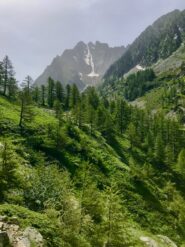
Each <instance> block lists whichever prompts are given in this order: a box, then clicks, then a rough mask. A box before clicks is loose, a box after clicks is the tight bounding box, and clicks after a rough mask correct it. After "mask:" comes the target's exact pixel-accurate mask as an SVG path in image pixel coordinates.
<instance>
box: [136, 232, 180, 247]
mask: <svg viewBox="0 0 185 247" xmlns="http://www.w3.org/2000/svg"><path fill="white" fill-rule="evenodd" d="M140 240H141V241H142V242H143V243H144V244H145V246H148V247H177V245H176V244H175V243H174V242H173V241H172V240H171V239H169V238H168V237H167V236H163V235H157V236H156V237H155V239H153V238H151V237H148V236H141V237H140Z"/></svg>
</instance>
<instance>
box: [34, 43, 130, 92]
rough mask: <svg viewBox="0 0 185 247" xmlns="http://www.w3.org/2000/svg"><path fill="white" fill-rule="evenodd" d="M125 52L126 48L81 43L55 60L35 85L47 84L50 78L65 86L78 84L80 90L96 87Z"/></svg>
mask: <svg viewBox="0 0 185 247" xmlns="http://www.w3.org/2000/svg"><path fill="white" fill-rule="evenodd" d="M124 52H125V47H123V46H122V47H114V48H111V47H109V46H108V45H107V44H104V43H100V42H96V43H95V44H93V43H91V42H90V43H88V44H85V43H83V42H79V43H78V44H77V45H76V46H75V47H74V49H71V50H65V51H64V53H63V54H62V56H57V57H56V58H54V60H53V62H52V63H51V65H49V66H48V67H47V68H46V69H45V71H44V72H43V73H42V75H41V76H39V77H38V78H37V79H36V81H35V84H36V85H42V84H46V83H47V79H48V77H49V76H50V77H52V78H53V79H54V80H58V81H61V82H62V83H63V85H66V84H73V83H76V84H77V86H78V87H79V89H80V90H83V89H84V88H85V87H86V86H88V85H96V84H97V83H99V82H100V81H101V79H102V77H103V76H104V74H105V72H106V70H107V69H108V68H109V67H110V65H111V64H113V63H114V62H115V61H116V60H118V59H119V58H120V57H121V56H122V55H123V53H124Z"/></svg>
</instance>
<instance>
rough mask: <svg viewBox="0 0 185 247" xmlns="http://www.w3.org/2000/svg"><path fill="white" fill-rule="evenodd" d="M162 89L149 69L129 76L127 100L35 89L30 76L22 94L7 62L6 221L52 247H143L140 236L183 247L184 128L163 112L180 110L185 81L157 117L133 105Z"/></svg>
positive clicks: (3, 125)
mask: <svg viewBox="0 0 185 247" xmlns="http://www.w3.org/2000/svg"><path fill="white" fill-rule="evenodd" d="M156 81H158V78H157V77H156V75H155V73H154V72H153V71H152V70H146V71H143V72H138V73H137V74H135V75H131V76H129V77H128V78H127V81H124V84H125V85H126V87H125V91H124V94H125V97H123V95H122V96H121V95H119V94H115V95H114V97H113V96H112V97H111V96H110V95H109V96H105V91H101V90H99V91H98V90H96V89H95V88H93V87H89V88H87V89H86V90H85V91H84V92H82V93H80V92H79V90H78V88H77V87H76V85H75V84H74V85H72V86H70V85H67V86H66V87H65V88H64V87H63V85H62V84H61V82H59V81H54V80H53V79H52V78H48V84H47V86H44V85H42V86H41V87H36V86H34V85H33V80H32V78H31V77H30V76H27V77H26V78H25V80H24V82H23V83H22V84H21V86H18V83H17V81H16V79H15V72H14V70H13V66H12V62H11V61H10V59H9V58H8V56H6V57H5V58H4V60H3V61H2V62H1V63H0V85H1V87H0V93H1V96H0V113H1V114H0V215H6V216H7V217H8V220H9V221H11V219H12V218H13V217H14V218H15V217H16V218H17V221H18V222H19V224H20V227H22V228H24V227H26V226H33V227H35V228H36V229H38V230H39V232H40V233H41V234H42V235H43V237H44V240H45V246H52V247H59V246H65V247H68V246H69V247H70V246H72V247H73V246H74V247H78V246H79V247H86V246H87V247H90V246H97V247H98V246H100V247H103V246H106V247H110V246H115V247H117V246H118V247H121V246H123V247H125V246H146V245H145V242H142V241H141V240H142V236H148V237H151V238H154V239H155V240H156V241H157V242H159V243H160V244H161V245H159V246H174V245H170V244H165V242H164V236H167V237H169V238H170V239H171V240H173V241H174V242H175V243H176V244H177V245H178V246H184V245H185V216H184V215H185V148H184V147H185V131H184V126H183V123H184V120H183V117H182V116H183V114H182V113H181V114H179V115H177V116H178V117H177V118H172V117H171V116H170V115H167V114H166V111H165V109H166V107H167V106H169V105H170V104H171V105H173V107H177V105H178V102H179V101H178V102H176V95H177V93H176V92H178V95H181V97H180V99H181V101H182V98H183V97H185V90H184V77H183V75H181V77H179V78H178V79H177V78H175V79H174V80H173V83H172V82H171V84H170V83H168V84H167V83H166V84H164V88H166V89H165V90H164V88H162V89H163V94H164V95H165V97H163V99H164V100H163V103H161V108H160V110H158V111H156V112H152V111H149V110H148V108H145V109H141V108H138V107H136V106H133V105H131V104H130V103H129V102H128V101H127V100H133V99H135V98H137V97H140V96H142V95H144V94H145V93H146V92H147V91H148V90H150V89H151V88H156V87H159V85H158V82H156ZM174 81H175V82H174ZM154 82H155V83H154ZM150 83H151V84H152V86H151V85H150ZM137 85H138V87H137ZM165 85H166V86H165ZM167 85H168V86H167ZM170 85H171V86H170ZM134 88H135V90H137V91H134ZM126 99H127V100H126ZM180 116H181V117H180ZM159 236H161V237H159ZM162 236H163V239H162ZM168 243H169V242H168Z"/></svg>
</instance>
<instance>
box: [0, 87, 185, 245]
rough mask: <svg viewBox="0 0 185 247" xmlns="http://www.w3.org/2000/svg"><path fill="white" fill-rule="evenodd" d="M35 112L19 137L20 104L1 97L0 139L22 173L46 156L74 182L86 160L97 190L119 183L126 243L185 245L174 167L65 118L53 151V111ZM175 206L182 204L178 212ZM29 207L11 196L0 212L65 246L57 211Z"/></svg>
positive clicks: (182, 192)
mask: <svg viewBox="0 0 185 247" xmlns="http://www.w3.org/2000/svg"><path fill="white" fill-rule="evenodd" d="M153 93H154V94H155V92H153ZM34 112H35V118H34V120H33V121H32V123H30V125H29V126H28V127H27V128H28V129H27V134H24V135H21V133H20V130H19V127H18V123H19V115H20V107H19V106H18V105H16V104H15V103H11V102H10V101H8V100H7V99H6V98H3V97H0V113H1V114H0V140H1V143H3V142H5V141H6V140H11V142H12V143H13V145H14V147H15V150H16V153H17V155H18V156H19V159H20V165H19V169H20V170H21V171H22V173H24V177H27V176H30V174H32V173H34V171H35V167H37V166H39V163H40V162H41V160H43V159H44V160H45V163H46V164H49V163H53V162H57V164H58V165H59V167H60V168H62V169H65V170H67V171H68V172H69V173H70V178H71V180H72V181H75V180H76V179H78V176H77V175H76V174H78V171H79V170H80V169H81V167H83V165H84V164H86V162H88V163H89V164H91V167H92V169H91V170H90V177H91V178H93V180H94V181H96V183H97V184H98V188H97V190H98V191H102V190H103V189H104V187H105V186H106V185H108V184H109V182H110V180H111V179H112V178H113V179H114V180H116V181H117V183H118V185H119V196H120V199H121V203H122V204H123V206H124V208H125V210H126V214H127V217H126V220H125V227H126V231H127V232H129V234H131V235H130V239H131V240H132V244H131V245H129V244H128V245H125V246H145V245H144V243H143V242H142V241H140V240H139V238H140V237H141V236H149V237H152V238H154V239H156V241H158V242H159V243H160V244H159V246H161V247H163V246H164V247H165V246H167V245H166V244H165V243H162V242H161V241H160V240H159V239H158V237H155V235H158V234H161V235H166V236H168V237H170V238H171V239H172V240H174V241H175V242H176V243H177V244H179V246H180V245H182V244H183V243H185V232H184V229H183V224H184V218H183V217H184V216H183V212H184V210H185V208H184V206H183V204H184V203H185V200H184V198H185V186H184V185H183V184H182V180H181V178H178V179H177V174H176V172H175V170H173V168H166V169H164V170H161V169H160V168H159V167H155V166H152V165H150V164H149V162H148V157H147V155H146V154H145V152H144V151H143V150H142V149H140V148H139V147H134V148H133V149H131V144H130V141H129V140H128V137H127V135H126V134H124V135H123V136H121V135H117V136H115V138H112V139H111V140H106V139H105V138H104V137H103V136H102V135H101V134H100V133H99V132H97V131H95V132H94V133H93V134H92V135H91V134H90V133H89V131H88V130H81V129H79V128H78V127H77V126H75V125H74V124H70V123H68V122H67V120H66V119H67V116H66V117H64V121H63V126H62V134H61V135H62V139H61V140H62V141H61V146H60V148H59V149H57V148H56V146H55V141H54V139H53V137H52V131H55V130H56V129H57V126H58V121H57V119H56V118H55V114H54V112H53V111H49V110H47V109H42V108H38V107H34ZM48 129H49V130H48ZM48 131H50V132H51V133H50V134H48ZM28 187H29V186H28ZM74 191H75V192H74V194H75V195H76V200H77V201H78V200H80V197H78V195H79V190H78V186H77V187H76V186H74ZM172 191H173V195H172ZM177 200H178V201H177ZM179 201H181V203H182V204H181V205H179ZM184 205H185V204H184ZM177 206H178V207H180V208H179V209H178V210H177V208H176V207H177ZM27 208H29V205H27V204H26V202H25V201H24V200H22V199H20V198H19V197H16V196H15V195H14V194H11V195H10V196H9V197H8V199H7V203H6V204H2V205H0V215H1V214H6V215H7V216H8V217H10V218H11V217H12V216H17V217H18V220H19V221H20V224H21V226H22V227H25V226H27V225H33V226H34V227H36V228H38V229H39V230H40V232H41V233H42V234H43V236H44V238H45V239H46V240H47V241H48V243H49V245H48V246H65V245H62V241H63V238H64V236H63V235H62V234H61V230H59V228H60V227H63V226H61V225H60V223H59V221H58V218H57V217H56V215H55V216H51V215H54V213H53V214H52V213H51V211H49V213H48V211H47V210H42V211H41V212H39V213H38V212H34V207H32V206H30V209H31V210H29V209H27ZM50 217H51V218H50ZM60 242H61V244H60ZM57 244H58V245H57ZM66 246H67V245H66ZM68 246H75V245H68ZM76 246H77V245H76ZM83 246H93V245H85V244H84V245H83ZM99 246H101V245H99Z"/></svg>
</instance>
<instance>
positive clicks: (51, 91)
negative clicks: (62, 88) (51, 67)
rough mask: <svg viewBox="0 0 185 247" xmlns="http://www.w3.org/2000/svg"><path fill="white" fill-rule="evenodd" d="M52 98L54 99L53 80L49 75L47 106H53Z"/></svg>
mask: <svg viewBox="0 0 185 247" xmlns="http://www.w3.org/2000/svg"><path fill="white" fill-rule="evenodd" d="M54 100H55V82H54V80H53V79H52V78H51V77H49V78H48V106H49V107H50V108H52V107H53V104H54Z"/></svg>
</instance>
